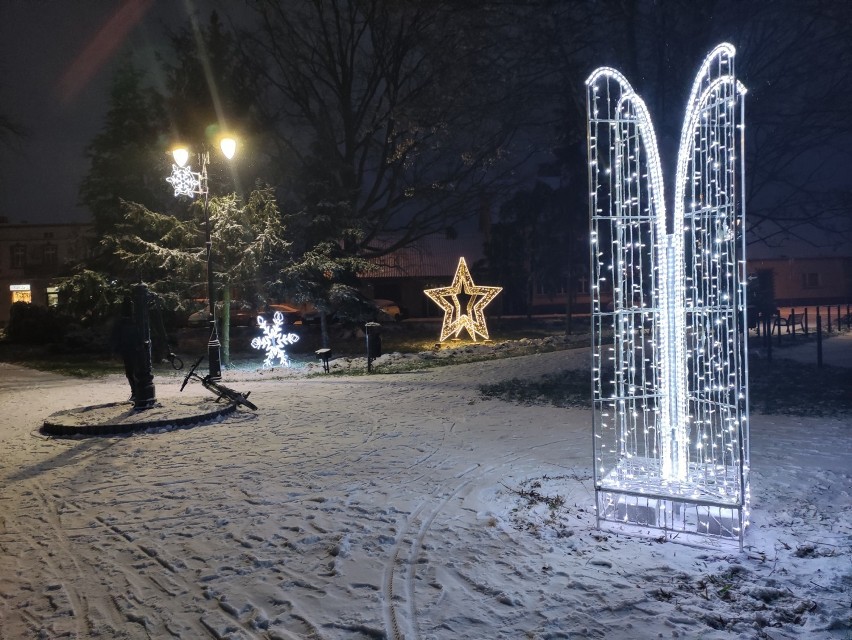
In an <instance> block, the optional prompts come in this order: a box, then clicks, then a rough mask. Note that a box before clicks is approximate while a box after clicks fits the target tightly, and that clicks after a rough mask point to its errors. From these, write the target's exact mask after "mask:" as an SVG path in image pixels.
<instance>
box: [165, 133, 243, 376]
mask: <svg viewBox="0 0 852 640" xmlns="http://www.w3.org/2000/svg"><path fill="white" fill-rule="evenodd" d="M219 146H220V148H221V150H222V153H223V154H224V155H225V157H226V158H228V160H230V159H231V158H233V157H234V152H235V151H236V148H237V143H236V140H234V139H233V138H222V140H221V141H220V143H219ZM172 156H173V157H174V159H175V163H176V164H173V165H172V175H171V176H169V177H168V178H166V181H168V182H169V183H170V184H171V185H172V187H174V190H175V197H178V196H189V197H190V198H193V197H195V196H196V195H200V196H204V225H205V236H206V241H207V242H206V246H207V301H208V303H209V305H210V340H209V341H208V343H207V362H208V367H209V369H208V374H209V377H210V379H211V380H221V379H222V356H221V344H220V342H219V332H218V330H217V328H216V303H215V300H214V299H213V261H212V258H211V255H210V254H211V252H212V248H213V243H212V241H211V239H210V201H209V197H210V189H209V188H208V185H207V165H208V164H209V163H210V152H209V151H206V150H205V151H203V152H202V153H199V154H198V161H199V163H200V164H201V171H200V172H195V171H193V170H192V168H191V167H190V166H189V165H187V164H186V162H187V160H188V159H189V151H188V150H187V149H186V148H184V147H178V148H176V149H175V150H174V151H173V152H172Z"/></svg>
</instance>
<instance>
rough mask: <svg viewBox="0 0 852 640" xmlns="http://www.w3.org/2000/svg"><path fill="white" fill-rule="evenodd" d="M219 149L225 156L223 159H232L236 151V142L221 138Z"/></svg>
mask: <svg viewBox="0 0 852 640" xmlns="http://www.w3.org/2000/svg"><path fill="white" fill-rule="evenodd" d="M219 148H220V149H222V153H223V154H225V157H226V158H227V159H228V160H230V159H231V158H233V157H234V153H236V151H237V141H236V140H234V139H233V138H222V139H221V140H220V141H219Z"/></svg>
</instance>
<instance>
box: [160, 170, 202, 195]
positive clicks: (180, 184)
mask: <svg viewBox="0 0 852 640" xmlns="http://www.w3.org/2000/svg"><path fill="white" fill-rule="evenodd" d="M166 182H168V183H169V184H170V185H172V186H173V187H174V189H175V197H177V196H189V197H190V198H192V197H193V196H194V195H195V194H196V193H198V192H199V191H200V190H201V174H200V173H196V172H195V171H193V170H192V169H190V168H189V167H179V166H177V165H176V164H173V165H172V175H170V176H169V177H168V178H166Z"/></svg>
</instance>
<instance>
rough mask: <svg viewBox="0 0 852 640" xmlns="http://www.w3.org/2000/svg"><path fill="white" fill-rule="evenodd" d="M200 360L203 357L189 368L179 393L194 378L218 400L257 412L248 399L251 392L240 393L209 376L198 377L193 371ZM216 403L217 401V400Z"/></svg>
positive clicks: (201, 358)
mask: <svg viewBox="0 0 852 640" xmlns="http://www.w3.org/2000/svg"><path fill="white" fill-rule="evenodd" d="M202 360H204V356H201V357H200V358H198V360H196V361H195V364H194V365H192V367H191V368H190V370H189V373H187V374H186V376H184V378H183V384H182V385H180V390H181V391H183V390H184V388H185V387H186V385H187V383H188V382H189V379H190V378H195V379H196V380H198V381H199V382H201V384H202V386H203V387H204V388H205V389H207V390H208V391H212V392H213V393H214V394H216V395H217V396H218V397H219V400H228V401H229V402H233V403H235V404H240V405H242V406H244V407H248V408H249V409H251V410H252V411H257V405H255V404H254V403H253V402H251V401H250V400H249V399H248V397H249V393H251V391H248V392H246V393H240V392H239V391H234V390H233V389H231V388H230V387H226V386H225V385H223V384H219V383H218V382H214V381H213V380H211V379H210V375H209V374H208V375H206V376H204V377H201V376H200V375H198V374H197V373H195V370H196V369H197V368H198V365H200V364H201V361H202ZM217 402H218V400H217Z"/></svg>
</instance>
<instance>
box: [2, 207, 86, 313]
mask: <svg viewBox="0 0 852 640" xmlns="http://www.w3.org/2000/svg"><path fill="white" fill-rule="evenodd" d="M93 235H94V227H93V226H92V225H91V224H80V223H66V224H61V223H60V224H18V223H14V224H13V223H7V222H2V223H0V327H4V326H6V324H7V323H8V322H9V311H10V309H11V307H12V304H13V303H15V302H31V303H33V304H37V305H41V306H53V305H56V304H57V303H58V296H57V289H56V280H57V277H58V276H59V275H60V274H61V273H64V272H65V271H67V269H68V267H69V266H70V265H72V264H76V263H78V262H80V261H82V260H83V259H85V258H86V257H87V256H88V255H89V250H90V247H91V242H92V238H93Z"/></svg>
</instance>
